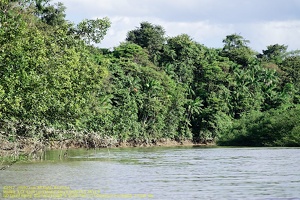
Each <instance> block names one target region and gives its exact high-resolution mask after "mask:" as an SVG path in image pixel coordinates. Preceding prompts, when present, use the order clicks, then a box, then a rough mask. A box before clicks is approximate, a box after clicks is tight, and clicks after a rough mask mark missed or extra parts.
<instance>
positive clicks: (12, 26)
mask: <svg viewBox="0 0 300 200" xmlns="http://www.w3.org/2000/svg"><path fill="white" fill-rule="evenodd" d="M49 2H50V1H49V0H15V1H7V0H2V1H1V2H0V8H1V9H0V47H1V48H0V131H1V132H5V134H6V135H7V137H8V138H9V139H10V140H12V141H13V140H16V138H17V137H18V136H28V137H37V138H47V139H48V138H51V137H52V138H60V139H62V138H67V137H69V136H70V134H69V133H70V132H72V131H74V132H75V133H79V132H80V133H83V134H84V133H89V132H96V133H97V134H99V136H100V135H103V134H106V135H109V136H111V137H113V138H116V139H118V140H119V141H135V142H145V143H150V142H155V141H157V140H159V139H161V138H169V139H173V140H185V139H193V140H194V141H196V142H206V141H211V140H216V139H217V140H218V141H219V143H220V144H222V145H247V146H249V145H251V146H299V138H300V137H299V126H298V124H299V117H298V116H300V113H299V110H300V108H299V102H300V90H299V88H300V87H299V86H300V84H299V78H300V77H299V63H300V59H299V58H300V57H299V53H298V52H297V51H295V52H287V47H286V46H284V45H271V46H268V47H267V50H265V51H263V54H260V55H257V57H256V56H255V53H254V51H253V50H252V49H251V48H250V47H248V46H247V44H248V43H249V41H247V40H245V39H244V38H243V37H242V36H240V35H236V34H233V35H229V36H227V37H226V38H225V39H224V41H223V42H224V48H223V49H210V48H207V47H205V46H203V45H201V44H198V43H197V42H195V41H193V40H192V39H191V38H190V37H189V36H188V35H186V34H182V35H178V36H175V37H170V38H166V37H165V36H164V34H165V32H164V29H163V28H162V27H161V26H159V25H153V24H151V23H148V22H142V23H141V26H140V27H139V28H137V29H135V30H132V31H130V32H129V33H128V35H127V39H126V40H127V41H126V42H123V43H121V44H120V45H119V46H117V47H115V48H114V50H113V51H110V50H108V49H101V48H99V47H96V46H92V45H91V44H92V43H99V42H100V41H101V40H102V39H103V37H104V35H105V34H106V33H107V30H108V28H109V27H110V21H109V19H108V18H103V19H96V20H84V21H82V22H81V23H79V24H78V25H76V26H75V25H73V24H71V23H69V22H67V21H66V20H65V7H64V6H63V4H61V3H58V4H54V5H51V4H50V3H49ZM46 129H47V130H48V129H49V130H59V131H60V133H59V134H57V131H52V132H51V131H50V132H51V134H46V133H45V130H46ZM46 132H49V131H46Z"/></svg>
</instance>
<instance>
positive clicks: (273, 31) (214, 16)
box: [52, 0, 300, 52]
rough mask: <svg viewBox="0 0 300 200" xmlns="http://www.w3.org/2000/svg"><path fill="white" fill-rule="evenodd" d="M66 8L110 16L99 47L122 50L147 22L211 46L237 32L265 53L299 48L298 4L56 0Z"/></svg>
mask: <svg viewBox="0 0 300 200" xmlns="http://www.w3.org/2000/svg"><path fill="white" fill-rule="evenodd" d="M58 1H60V2H62V3H63V4H64V5H65V6H66V7H67V10H66V14H67V19H68V20H70V21H72V22H75V23H78V22H80V21H82V20H83V19H94V18H103V17H108V18H109V19H110V20H111V22H112V26H111V28H110V29H109V31H108V34H107V35H106V36H105V38H104V40H103V41H102V43H101V44H100V47H104V48H110V47H114V46H118V45H119V44H120V42H123V41H124V40H125V38H126V34H127V32H128V31H130V30H133V29H135V28H136V27H139V25H140V23H141V22H143V21H148V22H150V23H152V24H155V25H161V26H162V27H163V28H164V29H165V31H166V35H167V36H176V35H179V34H182V33H186V34H188V35H190V36H191V37H192V38H193V39H194V40H195V41H197V42H199V43H201V44H204V45H205V46H208V47H216V48H219V47H222V46H223V44H222V40H223V39H224V38H225V37H226V35H229V34H233V33H237V34H240V35H241V36H243V37H244V38H245V39H247V40H250V44H249V45H250V47H251V48H253V49H254V50H256V51H258V52H261V50H262V49H266V46H268V45H272V44H277V43H278V44H285V45H288V47H289V50H296V49H300V0H53V1H52V3H55V2H58Z"/></svg>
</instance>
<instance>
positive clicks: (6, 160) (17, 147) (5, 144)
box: [0, 133, 213, 170]
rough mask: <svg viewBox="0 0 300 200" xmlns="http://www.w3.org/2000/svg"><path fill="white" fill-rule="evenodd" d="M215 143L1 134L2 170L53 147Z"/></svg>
mask: <svg viewBox="0 0 300 200" xmlns="http://www.w3.org/2000/svg"><path fill="white" fill-rule="evenodd" d="M195 145H199V146H202V145H213V143H206V142H202V143H194V142H193V141H191V140H184V141H175V140H171V139H159V140H145V139H132V140H128V141H120V140H117V139H115V138H112V137H108V136H99V134H97V133H88V134H80V135H78V134H77V135H75V136H74V137H73V138H71V139H60V140H57V139H56V140H54V139H45V138H44V139H37V138H29V137H20V136H18V137H16V138H15V139H14V141H10V140H9V138H8V137H5V136H4V135H1V134H0V170H4V169H6V168H8V167H9V166H10V165H12V164H13V163H15V162H17V161H19V160H41V159H42V156H43V152H44V151H46V150H51V149H75V148H87V149H91V148H92V149H96V148H115V147H151V146H164V147H166V146H195Z"/></svg>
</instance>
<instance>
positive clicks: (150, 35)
mask: <svg viewBox="0 0 300 200" xmlns="http://www.w3.org/2000/svg"><path fill="white" fill-rule="evenodd" d="M164 34H165V30H164V29H163V27H161V26H159V25H153V24H151V23H149V22H142V23H141V24H140V27H139V28H137V29H135V30H132V31H129V32H128V33H127V38H126V41H129V42H133V43H135V44H138V45H140V46H141V47H143V48H146V49H147V50H148V52H149V55H150V58H151V60H152V61H153V62H155V61H156V60H157V59H158V57H159V52H160V51H161V49H162V47H163V45H164V43H165V40H166V39H165V36H164Z"/></svg>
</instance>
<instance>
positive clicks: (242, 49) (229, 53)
mask: <svg viewBox="0 0 300 200" xmlns="http://www.w3.org/2000/svg"><path fill="white" fill-rule="evenodd" d="M223 43H224V47H223V51H222V55H223V56H225V57H228V58H229V59H230V60H231V61H234V62H236V63H237V64H239V65H242V66H243V67H247V66H248V65H249V64H250V63H252V62H253V61H254V59H255V53H254V51H253V50H252V49H251V48H250V47H248V45H247V44H248V43H249V40H246V39H244V38H243V37H242V36H240V35H237V34H232V35H228V36H226V38H225V39H224V40H223Z"/></svg>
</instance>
